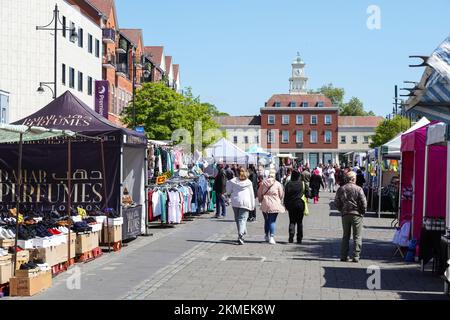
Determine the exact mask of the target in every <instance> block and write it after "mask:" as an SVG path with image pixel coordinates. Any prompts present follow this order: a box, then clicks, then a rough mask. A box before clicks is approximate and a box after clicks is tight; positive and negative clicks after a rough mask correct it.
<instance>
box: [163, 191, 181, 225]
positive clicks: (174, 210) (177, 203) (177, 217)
mask: <svg viewBox="0 0 450 320" xmlns="http://www.w3.org/2000/svg"><path fill="white" fill-rule="evenodd" d="M167 198H168V202H167V221H168V222H169V223H180V222H181V205H182V199H181V196H180V192H178V191H175V190H170V191H169V192H167Z"/></svg>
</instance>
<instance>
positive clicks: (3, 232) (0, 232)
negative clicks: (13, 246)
mask: <svg viewBox="0 0 450 320" xmlns="http://www.w3.org/2000/svg"><path fill="white" fill-rule="evenodd" d="M15 237H16V234H15V233H14V232H13V231H12V230H9V229H6V228H0V239H2V240H7V239H14V238H15Z"/></svg>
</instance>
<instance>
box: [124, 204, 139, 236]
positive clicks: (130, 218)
mask: <svg viewBox="0 0 450 320" xmlns="http://www.w3.org/2000/svg"><path fill="white" fill-rule="evenodd" d="M142 209H143V207H142V205H137V206H135V207H129V208H122V217H123V226H122V239H123V240H128V239H133V238H136V237H138V236H140V235H141V234H142V232H141V223H142V220H141V219H142Z"/></svg>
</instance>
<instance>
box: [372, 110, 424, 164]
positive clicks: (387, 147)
mask: <svg viewBox="0 0 450 320" xmlns="http://www.w3.org/2000/svg"><path fill="white" fill-rule="evenodd" d="M429 123H430V121H429V120H428V119H427V118H425V117H423V118H422V119H420V120H419V121H417V122H416V123H415V124H414V125H413V126H412V127H411V128H409V129H408V130H406V131H405V132H403V133H400V134H399V135H398V136H396V137H395V138H394V139H392V140H391V141H388V142H386V143H385V144H384V145H382V146H381V150H382V153H383V155H384V156H387V157H399V158H400V147H401V143H402V135H404V134H407V133H410V132H413V131H415V130H417V129H419V128H422V127H423V126H426V125H427V124H429Z"/></svg>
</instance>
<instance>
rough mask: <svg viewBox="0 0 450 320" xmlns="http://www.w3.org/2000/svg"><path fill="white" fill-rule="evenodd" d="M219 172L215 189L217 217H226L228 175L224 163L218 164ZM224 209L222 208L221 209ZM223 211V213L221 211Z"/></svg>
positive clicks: (215, 181) (215, 180)
mask: <svg viewBox="0 0 450 320" xmlns="http://www.w3.org/2000/svg"><path fill="white" fill-rule="evenodd" d="M217 169H218V171H219V172H218V173H217V176H216V177H215V179H214V191H215V192H216V199H217V201H216V218H220V217H225V216H226V214H227V206H226V205H225V193H226V192H227V181H228V179H227V176H226V174H225V170H224V169H223V165H222V164H219V165H217ZM221 209H222V210H221ZM220 211H222V213H221V212H220Z"/></svg>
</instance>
